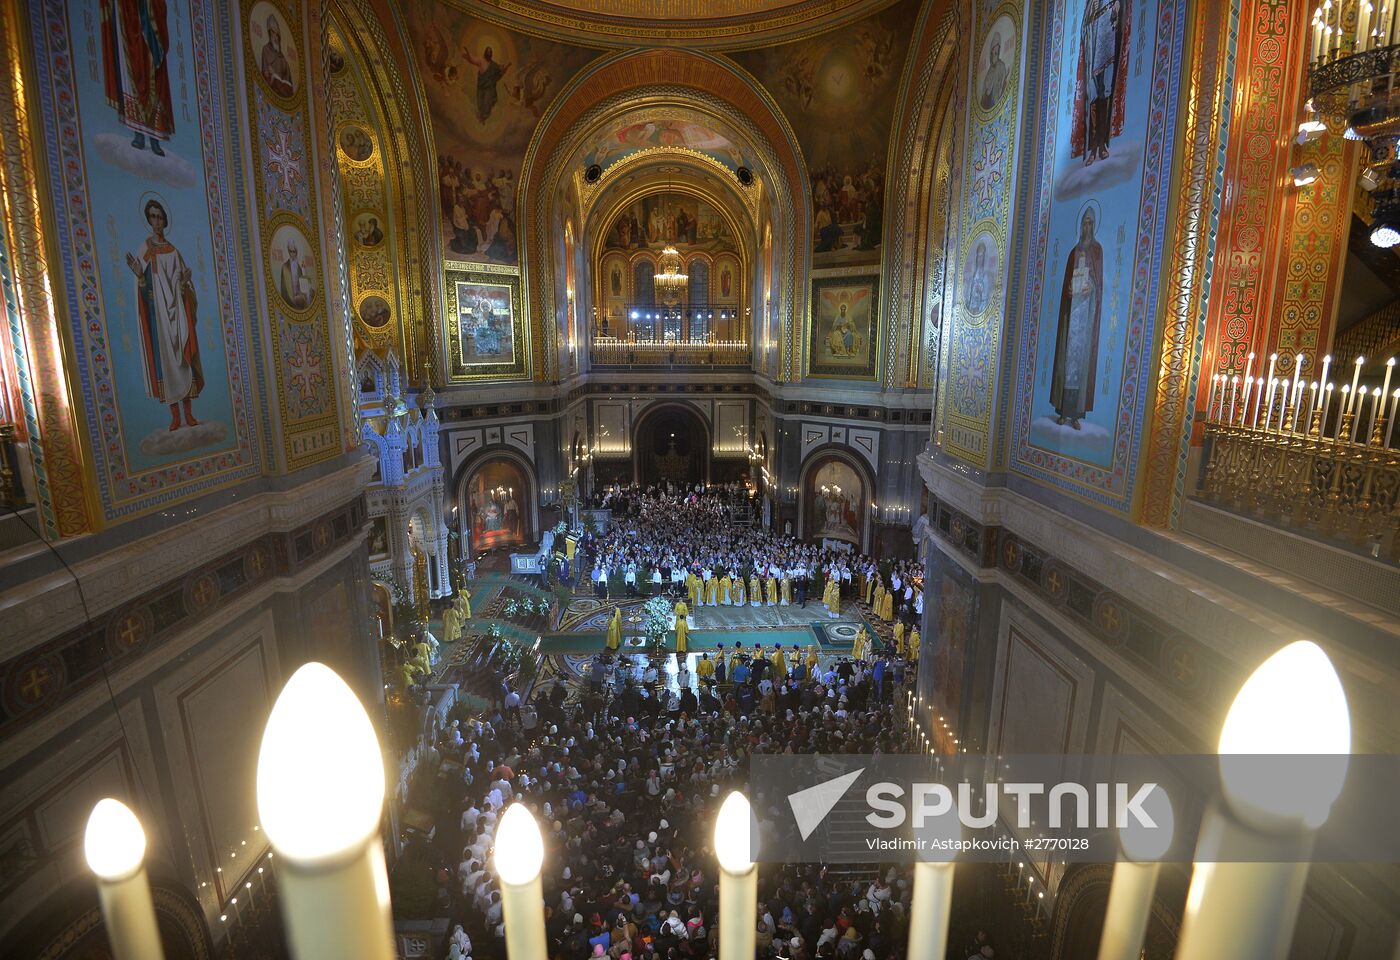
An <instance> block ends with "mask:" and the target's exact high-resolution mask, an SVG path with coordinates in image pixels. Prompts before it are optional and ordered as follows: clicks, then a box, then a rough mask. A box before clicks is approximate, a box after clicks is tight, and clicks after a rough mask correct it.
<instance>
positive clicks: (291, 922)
mask: <svg viewBox="0 0 1400 960" xmlns="http://www.w3.org/2000/svg"><path fill="white" fill-rule="evenodd" d="M1301 703H1306V704H1308V705H1309V709H1299V704H1301ZM916 705H919V706H921V705H922V699H921V698H915V699H907V700H906V703H905V706H906V710H907V711H908V712H909V713H910V715H911V718H912V716H913V714H914V712H915V711H914V707H915V706H916ZM945 723H946V721H945ZM1350 724H1351V720H1350V713H1349V709H1348V707H1347V702H1346V694H1345V692H1344V690H1343V689H1342V685H1341V680H1340V678H1339V677H1338V676H1337V673H1336V670H1335V669H1334V667H1333V666H1332V663H1331V661H1330V660H1329V659H1328V657H1327V655H1326V654H1325V653H1324V652H1323V651H1322V649H1321V648H1320V647H1318V646H1317V645H1316V644H1314V643H1312V642H1310V641H1297V642H1294V643H1291V644H1288V645H1287V646H1285V647H1283V648H1282V649H1281V650H1279V651H1278V652H1276V653H1275V654H1274V655H1273V656H1272V657H1270V658H1269V659H1268V660H1266V661H1265V662H1264V663H1263V664H1262V665H1261V666H1260V667H1259V668H1258V669H1257V670H1255V672H1254V673H1253V674H1252V675H1251V676H1250V678H1249V679H1248V680H1247V681H1246V682H1245V684H1244V686H1243V687H1242V688H1241V689H1240V692H1239V694H1238V695H1237V696H1236V698H1235V701H1234V703H1233V704H1232V705H1231V707H1230V711H1229V713H1228V715H1227V716H1226V718H1225V724H1224V727H1223V728H1222V731H1221V735H1220V743H1219V747H1218V751H1219V753H1220V774H1221V781H1222V784H1223V787H1224V795H1225V796H1224V799H1225V803H1223V804H1217V805H1215V806H1214V807H1212V808H1211V809H1210V810H1209V811H1208V812H1207V814H1206V817H1205V820H1204V822H1203V824H1202V827H1201V832H1200V836H1199V839H1198V842H1197V846H1196V856H1195V859H1196V868H1195V870H1194V871H1193V874H1192V879H1191V889H1190V892H1189V894H1188V896H1187V901H1186V914H1185V918H1184V920H1183V923H1182V930H1181V936H1180V941H1179V944H1178V948H1177V952H1176V960H1215V958H1218V957H1227V956H1228V957H1261V958H1262V957H1282V956H1283V955H1285V954H1286V952H1287V949H1288V944H1289V941H1290V939H1291V937H1292V931H1293V927H1294V923H1295V921H1296V919H1297V915H1298V910H1299V906H1300V904H1301V900H1302V891H1303V887H1304V883H1305V881H1306V877H1307V869H1308V865H1307V863H1306V859H1307V857H1306V854H1307V852H1308V851H1309V850H1310V848H1311V843H1312V838H1313V836H1314V835H1315V831H1316V830H1317V829H1318V828H1320V827H1321V826H1322V825H1323V823H1325V822H1326V820H1327V817H1328V814H1329V813H1330V810H1331V806H1332V804H1333V803H1334V802H1335V801H1336V799H1337V796H1338V795H1339V794H1340V793H1341V790H1342V786H1343V784H1344V782H1345V779H1346V761H1345V759H1344V757H1345V755H1347V754H1349V753H1350V751H1351V725H1350ZM921 732H922V731H921ZM924 740H925V742H927V735H926V734H924ZM954 742H955V743H956V741H954ZM1270 753H1288V754H1298V755H1304V754H1311V755H1322V754H1331V755H1341V757H1343V759H1341V760H1340V762H1338V763H1336V764H1333V765H1332V766H1331V767H1330V770H1329V772H1330V773H1331V776H1330V778H1324V777H1317V776H1315V777H1314V778H1313V779H1312V780H1310V781H1309V783H1308V784H1307V785H1306V789H1298V790H1279V789H1277V785H1276V784H1274V783H1272V782H1260V781H1261V779H1262V780H1265V781H1268V779H1269V778H1260V777H1259V776H1258V775H1257V770H1256V769H1255V768H1254V767H1252V766H1249V765H1247V764H1239V763H1236V762H1234V760H1233V758H1234V757H1235V756H1238V755H1250V754H1255V755H1257V754H1270ZM256 787H257V790H256V792H257V805H258V814H259V816H260V818H261V820H262V827H263V831H264V832H265V834H266V835H267V837H268V839H269V841H271V843H272V846H273V848H274V849H275V851H276V854H277V859H276V864H277V873H278V879H279V881H280V887H281V891H282V898H281V905H282V917H283V923H284V925H285V927H286V932H287V938H288V941H289V943H290V945H291V954H292V956H293V957H294V958H296V960H392V958H393V957H394V956H395V951H394V946H393V932H392V931H393V920H392V916H391V910H390V902H389V882H388V872H387V870H386V867H385V861H384V846H383V843H382V841H381V838H380V824H381V817H382V813H383V807H384V791H385V774H384V759H383V757H382V755H381V753H380V748H379V741H378V738H377V736H376V735H375V732H374V725H373V723H372V722H371V721H370V718H369V714H368V713H367V712H366V711H365V709H364V706H363V704H361V702H360V700H359V699H358V698H357V697H356V696H355V694H354V692H353V691H352V690H351V689H350V687H349V686H348V685H346V683H345V682H344V681H343V680H342V679H341V678H340V676H339V675H337V674H336V673H335V671H333V670H332V669H331V668H330V667H327V666H326V665H324V664H321V663H315V662H312V663H308V664H305V665H303V666H302V667H301V668H299V669H298V670H297V671H296V672H295V673H294V674H293V675H292V676H291V678H290V679H289V680H288V681H287V684H286V686H284V687H283V689H282V692H281V693H280V694H279V695H278V698H277V701H276V703H275V704H274V705H273V708H272V712H271V714H270V715H269V717H268V721H267V726H266V727H265V729H264V731H263V740H262V745H261V748H260V751H259V755H258V767H257V785H256ZM945 819H946V818H945ZM953 819H954V820H955V819H956V818H953ZM1166 822H1167V824H1170V819H1168V820H1167V821H1166ZM1170 833H1171V831H1170V826H1168V827H1167V829H1165V830H1163V829H1156V830H1152V831H1149V832H1148V833H1147V835H1145V836H1138V835H1134V834H1133V833H1132V832H1131V831H1128V830H1124V831H1121V832H1120V844H1121V850H1122V854H1123V855H1122V857H1121V858H1120V860H1119V862H1118V864H1117V865H1116V867H1115V869H1114V875H1113V882H1112V886H1111V888H1110V894H1109V904H1108V915H1107V918H1106V920H1105V924H1104V933H1103V938H1102V940H1101V943H1100V952H1099V960H1136V958H1137V957H1138V956H1139V954H1140V951H1141V949H1142V941H1143V934H1144V931H1145V929H1146V925H1147V918H1148V916H1149V914H1150V910H1151V905H1152V898H1153V891H1154V888H1155V885H1156V879H1157V870H1158V861H1159V860H1160V858H1161V857H1163V856H1164V855H1165V854H1166V852H1167V850H1168V849H1169V848H1170V845H1171V836H1170ZM753 834H754V815H753V812H752V810H751V809H750V805H749V801H748V799H747V798H746V797H745V796H744V794H742V793H740V792H738V791H735V792H733V793H731V794H729V796H728V797H727V798H726V799H725V801H724V803H723V804H722V806H721V808H720V810H719V813H718V815H717V817H716V819H715V833H714V848H715V854H716V859H717V860H718V862H719V880H720V903H719V918H718V922H719V938H720V943H719V960H753V956H754V952H755V939H756V936H755V932H756V927H757V902H758V865H757V863H756V862H755V860H754V850H755V848H754V845H753ZM958 835H959V836H960V835H961V834H960V828H959V831H958ZM1242 846H1243V847H1244V848H1247V849H1248V850H1249V851H1250V853H1251V855H1252V856H1253V858H1254V859H1253V861H1251V862H1232V861H1230V860H1228V859H1225V858H1224V857H1222V852H1223V851H1227V850H1239V849H1241V848H1242ZM145 850H146V838H145V832H144V830H143V828H142V826H141V823H140V821H139V820H138V819H137V817H136V816H135V814H134V813H132V811H131V810H130V808H128V807H127V806H126V805H125V804H123V803H121V802H120V801H118V800H115V799H111V798H107V799H104V800H101V801H99V802H98V803H97V805H96V806H95V807H94V808H93V811H92V815H91V817H90V818H89V820H88V825H87V831H86V834H85V837H84V851H85V854H86V858H87V862H88V865H89V867H90V868H91V869H92V871H93V873H94V874H95V875H96V876H97V878H98V890H99V899H100V902H101V905H102V913H103V918H104V920H105V922H106V929H107V935H108V938H109V940H110V942H111V945H112V953H113V956H114V957H115V960H162V958H163V956H164V953H163V950H162V948H161V943H160V933H159V929H158V927H157V924H156V917H155V908H154V904H153V902H152V898H151V891H150V885H149V883H148V881H147V877H146V871H145V865H144V860H145ZM1022 862H1023V864H1024V861H1022ZM493 864H494V867H495V870H496V875H497V878H498V879H499V881H500V886H501V901H502V910H503V913H504V920H505V933H506V948H507V951H508V954H509V956H510V957H511V958H512V960H545V958H547V957H548V949H547V941H546V938H545V922H544V891H543V883H542V880H541V873H542V870H543V866H544V841H543V836H542V834H541V833H540V829H539V825H538V824H537V823H536V822H535V819H534V816H533V815H532V814H531V813H530V811H529V809H528V808H527V807H526V806H525V805H524V804H522V803H514V804H512V805H511V806H509V807H507V808H506V810H505V812H504V814H502V816H501V819H500V822H499V825H498V827H497V832H496V841H495V849H494V853H493ZM952 890H953V863H952V861H951V860H949V861H947V862H923V861H920V862H917V863H916V864H915V865H914V887H913V894H912V896H913V902H912V905H911V908H910V914H909V916H910V929H909V945H908V956H909V958H910V960H940V958H942V957H944V955H945V949H946V944H947V936H948V920H949V908H950V905H951V902H952Z"/></svg>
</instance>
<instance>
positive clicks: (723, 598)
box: [719, 573, 734, 607]
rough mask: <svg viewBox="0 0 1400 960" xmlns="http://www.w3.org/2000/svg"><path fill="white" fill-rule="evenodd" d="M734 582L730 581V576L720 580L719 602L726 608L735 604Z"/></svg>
mask: <svg viewBox="0 0 1400 960" xmlns="http://www.w3.org/2000/svg"><path fill="white" fill-rule="evenodd" d="M733 593H734V581H733V580H730V579H729V574H727V573H726V574H725V575H724V576H722V577H720V578H719V602H720V603H722V604H724V605H725V606H726V607H727V606H729V605H730V604H731V603H733V602H734V598H733Z"/></svg>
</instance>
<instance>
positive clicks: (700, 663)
mask: <svg viewBox="0 0 1400 960" xmlns="http://www.w3.org/2000/svg"><path fill="white" fill-rule="evenodd" d="M677 639H679V637H677ZM695 676H696V677H698V678H699V680H700V682H701V683H713V682H714V679H715V662H714V661H713V660H711V659H710V655H709V654H708V653H702V654H700V659H699V660H697V661H695Z"/></svg>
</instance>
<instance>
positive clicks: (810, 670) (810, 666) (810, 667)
mask: <svg viewBox="0 0 1400 960" xmlns="http://www.w3.org/2000/svg"><path fill="white" fill-rule="evenodd" d="M816 670H817V645H816V644H815V643H813V644H809V645H808V647H807V679H808V680H810V679H812V677H814V676H815V675H816Z"/></svg>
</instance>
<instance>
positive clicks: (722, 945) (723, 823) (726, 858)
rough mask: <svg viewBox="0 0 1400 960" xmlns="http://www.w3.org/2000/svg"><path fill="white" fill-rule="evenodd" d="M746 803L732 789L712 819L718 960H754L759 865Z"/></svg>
mask: <svg viewBox="0 0 1400 960" xmlns="http://www.w3.org/2000/svg"><path fill="white" fill-rule="evenodd" d="M752 829H753V813H752V811H751V810H750V809H749V800H748V798H747V797H745V796H744V795H743V794H742V793H740V792H739V791H737V790H735V791H734V792H733V793H731V794H730V795H729V796H727V797H725V798H724V803H723V804H722V805H721V806H720V808H719V815H718V816H716V817H715V857H716V859H718V860H719V960H753V955H754V951H755V949H757V940H758V937H757V927H758V865H757V864H755V863H754V862H753V859H752V857H753V852H752V850H751V849H750V846H749V844H750V836H751V831H752Z"/></svg>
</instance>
